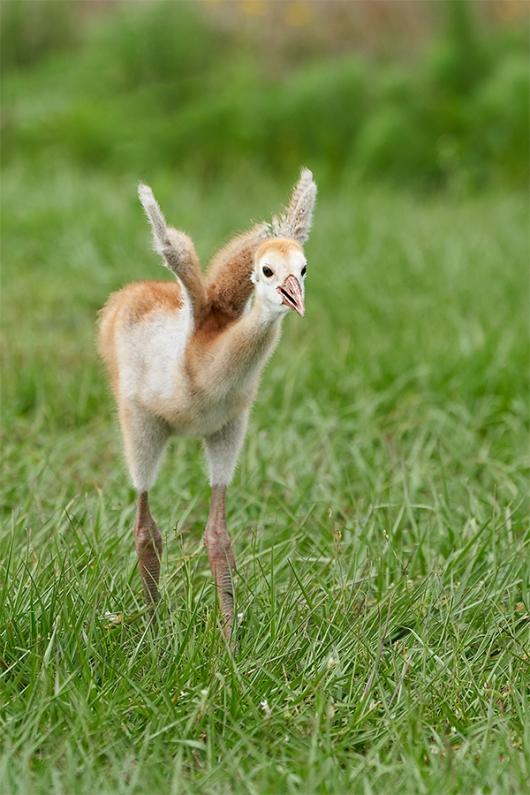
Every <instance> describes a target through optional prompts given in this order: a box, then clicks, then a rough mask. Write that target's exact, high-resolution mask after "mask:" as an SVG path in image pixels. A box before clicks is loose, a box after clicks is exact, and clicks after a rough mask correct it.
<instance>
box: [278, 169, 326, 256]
mask: <svg viewBox="0 0 530 795" xmlns="http://www.w3.org/2000/svg"><path fill="white" fill-rule="evenodd" d="M316 196H317V186H316V182H315V181H314V180H313V174H312V173H311V171H309V169H308V168H303V169H302V171H301V173H300V179H299V180H298V182H297V183H296V185H295V186H294V189H293V193H292V196H291V201H290V202H289V206H288V207H287V209H285V210H284V211H283V212H282V213H280V215H275V216H274V218H273V219H272V231H273V235H274V237H290V238H292V239H293V240H296V241H297V242H298V243H300V245H301V246H303V245H304V243H305V242H306V240H307V238H308V237H309V232H310V231H311V225H312V223H313V208H314V206H315V200H316Z"/></svg>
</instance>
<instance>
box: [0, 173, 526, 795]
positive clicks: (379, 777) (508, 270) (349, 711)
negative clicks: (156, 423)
mask: <svg viewBox="0 0 530 795" xmlns="http://www.w3.org/2000/svg"><path fill="white" fill-rule="evenodd" d="M295 176H296V175H295V174H293V175H292V179H293V180H294V178H295ZM316 176H317V179H318V173H317V175H316ZM135 179H136V176H135V177H134V178H133V177H128V176H127V177H126V176H122V177H120V178H116V177H115V176H112V175H111V174H106V175H104V174H101V173H98V172H90V171H87V170H82V169H80V168H78V167H74V166H72V165H68V164H67V163H65V162H62V163H61V164H60V165H59V166H53V165H50V164H48V165H43V164H42V163H41V164H40V165H39V167H38V168H35V167H34V166H32V165H30V164H28V165H26V166H23V165H21V163H20V161H19V162H18V163H16V164H14V165H13V166H11V167H10V168H8V169H6V171H5V173H4V179H3V191H2V198H3V212H2V225H3V228H2V259H3V262H4V273H3V290H2V298H3V312H2V333H3V343H2V344H3V357H2V363H3V381H2V392H3V411H2V420H3V434H4V436H3V466H4V474H3V478H2V507H3V524H2V531H1V532H2V540H1V543H2V548H3V550H4V554H3V556H2V567H1V575H0V581H1V589H0V666H1V670H0V677H1V691H0V699H1V705H2V709H1V737H2V755H1V757H0V791H1V792H2V793H4V792H5V793H11V792H12V793H15V792H16V793H28V794H30V793H44V792H47V793H48V792H55V793H65V794H66V793H68V794H69V795H70V793H74V792H75V793H94V792H101V793H147V792H149V793H158V792H160V793H162V792H163V793H167V792H173V793H181V792H183V793H184V792H194V793H195V792H209V793H226V792H234V793H235V792H237V793H246V792H248V793H283V792H286V793H287V792H293V793H296V792H300V793H316V792H319V793H344V792H352V793H357V792H359V793H365V792H370V791H373V792H380V793H382V792H389V793H390V792H392V793H399V792H403V793H405V792H407V793H409V792H425V793H429V792H432V793H438V792H442V791H443V792H447V793H461V792H477V793H478V792H486V791H490V792H496V793H517V792H522V791H524V790H525V788H526V786H527V782H528V779H529V776H530V758H529V740H530V737H529V732H528V720H527V710H528V682H529V676H528V665H529V663H528V656H529V654H530V636H529V627H530V623H529V611H530V601H529V600H530V595H529V582H530V578H529V574H530V572H529V565H528V560H529V557H528V545H529V542H530V535H529V530H528V516H529V512H528V487H527V486H528V480H527V475H528V455H527V453H528V446H527V434H528V402H527V398H528V381H527V361H528V342H527V321H526V318H527V313H528V305H527V296H528V284H527V281H528V273H527V261H528V238H527V235H526V231H525V230H526V226H527V217H528V215H527V213H528V208H527V202H526V200H525V198H524V197H523V196H520V195H517V194H514V195H508V194H506V195H503V194H502V193H486V194H483V195H480V196H476V197H474V198H467V199H465V200H456V199H453V200H448V199H447V198H445V199H441V198H434V197H432V198H430V199H428V200H421V201H420V200H419V199H415V198H413V197H411V196H406V195H403V194H394V193H392V192H388V191H387V190H385V189H382V188H375V187H372V188H368V187H366V186H362V185H359V184H357V183H355V182H354V181H352V182H349V183H348V184H345V185H344V186H343V187H342V188H341V189H340V190H336V191H326V190H323V191H321V194H320V198H319V205H318V209H317V215H316V221H315V228H314V233H313V235H312V238H311V240H310V242H309V243H308V245H307V255H308V277H307V280H308V281H307V292H308V296H307V316H306V319H305V320H303V321H302V320H301V319H298V318H296V317H294V316H293V317H289V318H288V319H287V321H286V323H285V329H284V334H283V339H282V342H281V344H280V347H279V349H278V351H277V352H276V354H275V356H274V358H273V360H272V362H271V364H270V365H269V367H268V369H267V371H266V372H265V375H264V378H263V384H262V387H261V390H260V395H259V400H258V403H257V405H256V408H255V410H254V412H253V417H252V421H251V426H250V430H249V435H248V440H247V443H246V446H245V449H244V452H243V454H242V457H241V463H240V466H239V469H238V472H237V475H236V478H235V482H234V484H233V486H232V487H231V491H230V496H229V528H230V532H231V535H232V538H233V540H234V547H235V551H236V557H237V561H238V571H239V577H238V584H237V595H238V608H237V610H238V614H239V620H238V623H239V626H238V639H239V648H238V651H237V653H236V654H235V655H231V654H230V653H229V652H228V650H227V649H226V647H225V644H224V642H223V640H222V634H221V632H220V631H219V614H218V609H217V606H216V599H215V593H214V588H213V586H212V582H211V577H210V574H209V570H208V566H207V559H206V556H205V553H204V551H203V548H202V543H201V536H202V531H203V527H204V523H205V520H206V513H207V498H208V488H207V485H206V478H205V475H204V471H203V470H204V466H203V461H202V453H201V450H200V447H199V444H198V443H196V442H194V441H193V440H175V441H174V442H173V444H172V446H171V448H170V450H169V453H168V456H167V459H166V461H165V464H164V466H163V469H162V471H161V474H160V478H159V480H158V482H157V485H156V487H155V488H154V489H153V492H152V507H153V511H154V515H155V517H156V519H157V522H158V524H159V526H160V527H161V529H162V532H163V535H164V561H163V574H162V583H161V584H162V593H163V603H162V604H163V608H162V613H163V614H162V620H161V622H160V628H159V631H158V633H157V634H156V635H154V636H153V635H151V634H149V632H146V624H145V619H144V616H143V614H142V609H143V604H142V594H141V586H140V581H139V577H138V574H137V571H136V564H135V559H134V545H133V543H132V538H131V526H132V521H133V500H134V495H133V493H132V491H131V489H130V488H129V485H128V480H127V476H126V473H125V470H124V466H123V464H122V461H121V453H120V443H119V438H118V434H117V429H116V427H115V423H114V421H113V408H112V404H111V400H110V397H109V394H108V390H107V387H106V384H105V382H104V378H103V375H102V373H101V371H100V368H99V364H98V362H97V360H96V354H95V350H94V320H95V312H96V310H97V308H99V307H100V306H101V305H102V303H103V302H104V301H105V299H106V297H107V295H108V293H109V292H110V291H111V290H113V289H116V288H118V287H119V286H121V284H123V283H125V282H127V281H130V280H133V279H141V278H167V277H168V275H167V274H166V272H165V271H164V270H163V269H161V268H160V265H159V264H158V263H157V261H156V258H155V257H154V255H153V254H152V253H150V252H149V240H148V233H147V229H146V227H145V223H144V220H143V219H142V215H141V209H140V207H139V205H138V204H137V200H136V198H135ZM243 185H244V186H245V200H244V202H242V201H241V193H242V190H243ZM153 187H154V189H155V192H156V194H157V196H158V197H159V199H160V201H161V203H162V205H163V207H164V209H165V211H166V215H167V217H168V219H169V220H171V221H172V222H174V223H176V224H177V225H179V226H182V227H184V228H186V229H187V230H188V231H189V232H190V233H191V234H192V236H193V237H194V238H195V239H196V240H197V242H198V248H199V252H200V254H201V256H202V258H203V259H207V257H208V256H209V255H210V254H211V253H212V252H213V251H214V250H215V248H216V246H218V245H219V244H220V243H221V242H222V241H223V240H224V239H225V238H226V236H227V235H229V234H230V233H231V232H233V231H234V230H236V229H242V228H244V227H245V225H246V224H247V223H248V219H249V217H252V218H254V219H258V218H261V217H268V216H269V215H270V212H271V211H272V210H275V209H276V208H277V207H278V204H279V203H280V202H281V201H282V200H283V199H284V197H285V194H286V192H287V185H285V184H279V183H278V181H277V180H273V179H271V178H270V177H269V176H267V177H265V176H263V174H259V173H258V172H250V171H247V172H245V171H244V169H243V170H242V171H240V172H239V173H238V174H236V175H235V176H234V178H233V181H231V182H228V181H227V182H218V183H216V184H215V185H214V186H211V185H210V186H208V187H206V186H201V185H200V183H199V182H198V181H197V180H191V179H190V180H186V179H183V178H180V179H178V178H176V177H175V176H174V175H172V174H171V172H170V171H167V172H166V174H165V176H164V177H159V178H158V179H157V180H155V184H154V186H153Z"/></svg>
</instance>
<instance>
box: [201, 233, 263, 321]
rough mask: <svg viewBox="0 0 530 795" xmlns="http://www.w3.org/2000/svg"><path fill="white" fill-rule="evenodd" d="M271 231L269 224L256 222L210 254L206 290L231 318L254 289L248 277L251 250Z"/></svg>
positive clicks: (253, 250)
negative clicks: (211, 255) (215, 252)
mask: <svg viewBox="0 0 530 795" xmlns="http://www.w3.org/2000/svg"><path fill="white" fill-rule="evenodd" d="M270 234H271V230H270V226H269V224H267V223H261V224H256V225H255V226H253V227H252V229H249V230H248V232H244V233H243V234H242V235H237V236H236V237H233V238H232V240H230V241H229V242H228V243H227V244H226V245H225V246H223V248H222V249H221V250H220V251H218V252H217V254H216V255H215V256H214V257H213V259H212V261H211V264H210V267H209V268H208V272H207V274H206V284H207V289H208V294H209V296H210V298H211V299H212V301H213V303H215V304H216V305H217V306H218V307H219V308H220V309H221V310H222V311H223V312H224V313H225V314H227V315H229V316H232V317H234V318H237V317H239V316H240V315H241V314H242V312H243V310H244V308H245V306H246V304H247V301H248V299H249V298H250V296H251V295H252V293H253V290H254V285H253V283H252V282H251V280H250V275H251V273H252V269H253V265H254V252H255V251H256V249H257V248H258V246H259V244H260V243H261V242H262V241H263V240H264V238H266V237H270Z"/></svg>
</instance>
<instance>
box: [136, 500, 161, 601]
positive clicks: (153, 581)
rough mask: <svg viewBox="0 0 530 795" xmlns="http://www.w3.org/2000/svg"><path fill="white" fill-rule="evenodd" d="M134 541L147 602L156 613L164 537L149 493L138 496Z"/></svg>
mask: <svg viewBox="0 0 530 795" xmlns="http://www.w3.org/2000/svg"><path fill="white" fill-rule="evenodd" d="M134 540H135V543H136V554H137V556H138V567H139V569H140V575H141V577H142V585H143V587H144V594H145V601H146V602H147V606H148V607H149V608H150V609H151V612H154V608H155V607H156V605H157V602H158V579H159V577H160V558H161V556H162V536H161V535H160V530H159V529H158V527H157V526H156V524H155V521H154V519H153V517H152V516H151V513H150V512H149V502H148V499H147V492H146V491H143V492H140V494H139V495H138V508H137V511H136V520H135V522H134Z"/></svg>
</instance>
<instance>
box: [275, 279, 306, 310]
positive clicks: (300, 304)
mask: <svg viewBox="0 0 530 795" xmlns="http://www.w3.org/2000/svg"><path fill="white" fill-rule="evenodd" d="M276 289H277V290H278V292H279V293H280V295H281V297H282V304H285V306H288V307H289V309H294V311H295V312H298V314H299V315H300V317H303V316H304V315H305V305H304V296H303V295H302V290H301V289H300V282H299V281H298V279H297V278H296V276H292V275H291V276H288V277H287V278H286V280H285V281H284V283H283V284H282V285H281V287H277V288H276Z"/></svg>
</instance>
